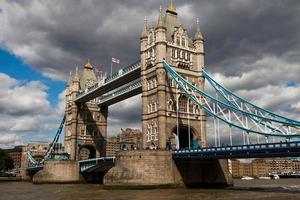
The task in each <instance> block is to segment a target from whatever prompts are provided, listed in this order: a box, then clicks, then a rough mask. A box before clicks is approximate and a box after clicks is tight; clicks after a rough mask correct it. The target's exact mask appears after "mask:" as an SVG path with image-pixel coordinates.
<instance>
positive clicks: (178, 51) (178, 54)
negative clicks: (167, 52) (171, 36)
mask: <svg viewBox="0 0 300 200" xmlns="http://www.w3.org/2000/svg"><path fill="white" fill-rule="evenodd" d="M177 58H180V50H177Z"/></svg>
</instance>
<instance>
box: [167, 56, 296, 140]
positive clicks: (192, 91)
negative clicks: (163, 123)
mask: <svg viewBox="0 0 300 200" xmlns="http://www.w3.org/2000/svg"><path fill="white" fill-rule="evenodd" d="M163 66H164V68H165V69H166V71H167V72H168V74H169V75H170V76H171V77H172V78H173V79H174V80H175V82H176V84H177V85H178V87H179V89H180V90H181V91H182V92H183V93H184V94H185V95H186V96H187V97H188V98H189V99H191V100H192V101H193V102H194V103H195V104H196V105H198V106H200V107H201V108H202V109H204V110H205V111H206V112H207V113H208V114H210V115H212V116H213V117H214V118H217V119H219V120H221V121H223V122H224V123H226V124H228V125H229V126H230V127H236V128H238V129H240V130H243V131H245V132H247V133H254V134H259V135H264V136H266V137H268V136H277V137H285V138H293V137H299V136H300V135H299V134H300V124H299V125H298V124H295V123H289V122H286V121H282V120H277V119H269V118H267V117H263V116H260V115H257V114H254V113H250V112H246V111H244V110H242V109H240V108H238V107H237V106H235V105H233V104H231V103H230V104H228V102H223V101H221V100H219V99H217V98H214V97H213V96H211V95H209V94H207V93H206V92H204V91H202V90H201V89H199V88H197V87H195V86H194V85H193V84H191V83H189V82H188V81H187V80H186V79H184V78H183V77H182V76H181V75H179V74H178V73H177V72H176V71H175V70H174V69H172V67H171V66H170V65H169V64H168V63H167V62H166V61H165V60H163ZM196 94H198V95H201V97H202V98H203V99H201V97H199V96H197V95H196ZM212 104H213V105H212ZM214 106H217V107H218V108H219V112H216V110H213V109H212V107H214ZM226 112H227V113H226ZM230 113H233V116H234V117H235V118H236V119H235V120H231V119H230V116H229V115H230ZM239 115H240V116H239ZM228 116H229V117H228ZM241 117H243V118H248V119H249V121H251V120H252V122H253V123H254V126H249V125H247V124H245V123H243V122H242V121H241V119H240V118H241ZM253 119H255V120H253ZM257 121H260V122H261V121H264V122H267V123H274V122H276V123H278V124H279V126H280V128H277V129H275V128H272V126H269V124H268V126H263V127H261V126H262V123H257ZM299 123H300V122H299ZM254 128H255V129H256V130H255V129H254ZM292 129H293V130H292ZM273 132H277V133H278V134H274V133H273Z"/></svg>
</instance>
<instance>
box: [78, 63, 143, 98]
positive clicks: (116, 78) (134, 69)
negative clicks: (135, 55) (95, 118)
mask: <svg viewBox="0 0 300 200" xmlns="http://www.w3.org/2000/svg"><path fill="white" fill-rule="evenodd" d="M140 76H141V66H140V61H137V62H135V63H134V64H132V65H130V66H128V67H126V68H123V69H120V70H119V71H118V72H117V73H114V74H113V75H111V76H110V77H107V78H106V79H105V81H104V83H103V84H99V83H96V84H95V85H93V86H91V87H89V88H87V90H86V91H82V92H80V93H79V94H78V96H77V98H76V99H75V102H76V103H84V102H87V101H90V100H92V99H95V98H97V97H99V96H101V95H103V94H106V93H108V92H111V91H113V90H115V89H117V88H119V87H121V86H124V85H126V84H128V83H130V82H132V81H134V80H136V79H139V78H140Z"/></svg>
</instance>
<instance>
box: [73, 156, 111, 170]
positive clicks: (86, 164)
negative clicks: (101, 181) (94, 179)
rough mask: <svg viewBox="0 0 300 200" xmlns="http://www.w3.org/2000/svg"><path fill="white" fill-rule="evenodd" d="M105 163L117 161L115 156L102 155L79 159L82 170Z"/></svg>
mask: <svg viewBox="0 0 300 200" xmlns="http://www.w3.org/2000/svg"><path fill="white" fill-rule="evenodd" d="M105 163H111V164H113V163H115V157H114V156H111V157H100V158H93V159H88V160H81V161H79V165H80V172H85V171H87V170H89V169H91V168H93V167H96V166H97V165H101V164H102V165H103V164H105Z"/></svg>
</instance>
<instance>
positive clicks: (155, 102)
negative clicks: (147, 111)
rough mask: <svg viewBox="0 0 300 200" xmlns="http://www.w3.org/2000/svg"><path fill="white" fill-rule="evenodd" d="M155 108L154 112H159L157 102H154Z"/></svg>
mask: <svg viewBox="0 0 300 200" xmlns="http://www.w3.org/2000/svg"><path fill="white" fill-rule="evenodd" d="M153 107H154V111H157V103H156V102H154V104H153Z"/></svg>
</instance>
